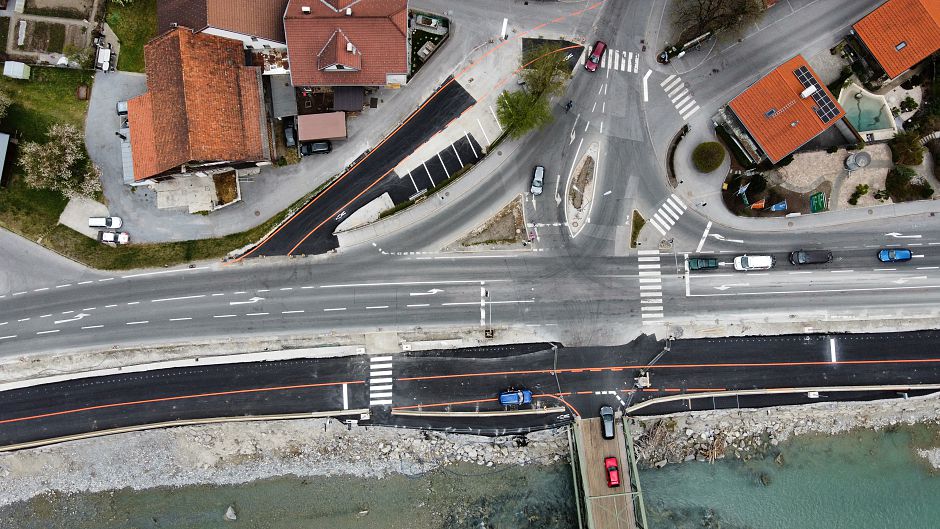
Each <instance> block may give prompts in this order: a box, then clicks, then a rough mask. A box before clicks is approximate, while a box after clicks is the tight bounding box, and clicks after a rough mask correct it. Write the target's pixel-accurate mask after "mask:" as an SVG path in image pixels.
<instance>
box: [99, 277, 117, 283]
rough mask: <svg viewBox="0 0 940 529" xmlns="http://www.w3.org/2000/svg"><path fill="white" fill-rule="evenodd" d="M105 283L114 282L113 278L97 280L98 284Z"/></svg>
mask: <svg viewBox="0 0 940 529" xmlns="http://www.w3.org/2000/svg"><path fill="white" fill-rule="evenodd" d="M105 281H114V278H113V277H106V278H104V279H99V280H98V282H99V283H104V282H105Z"/></svg>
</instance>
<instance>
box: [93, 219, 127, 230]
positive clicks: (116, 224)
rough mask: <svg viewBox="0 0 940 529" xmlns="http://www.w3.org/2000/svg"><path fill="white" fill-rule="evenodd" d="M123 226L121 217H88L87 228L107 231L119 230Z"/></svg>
mask: <svg viewBox="0 0 940 529" xmlns="http://www.w3.org/2000/svg"><path fill="white" fill-rule="evenodd" d="M123 225H124V221H123V220H121V217H88V227H89V228H107V229H109V230H117V229H120V228H121V226H123Z"/></svg>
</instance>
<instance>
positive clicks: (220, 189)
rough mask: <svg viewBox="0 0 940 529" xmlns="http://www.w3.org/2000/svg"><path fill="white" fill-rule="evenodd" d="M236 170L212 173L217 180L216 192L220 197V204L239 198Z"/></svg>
mask: <svg viewBox="0 0 940 529" xmlns="http://www.w3.org/2000/svg"><path fill="white" fill-rule="evenodd" d="M236 180H237V177H236V176H235V171H228V172H226V173H221V174H216V175H212V181H213V182H215V194H216V195H217V196H218V197H219V205H220V206H222V205H224V204H228V203H231V202H234V201H236V200H238V183H237V182H236Z"/></svg>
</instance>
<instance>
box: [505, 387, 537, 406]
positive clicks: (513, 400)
mask: <svg viewBox="0 0 940 529" xmlns="http://www.w3.org/2000/svg"><path fill="white" fill-rule="evenodd" d="M499 403H500V404H501V405H503V406H522V405H523V404H532V391H530V390H528V389H516V388H509V389H507V390H506V391H501V392H500V393H499Z"/></svg>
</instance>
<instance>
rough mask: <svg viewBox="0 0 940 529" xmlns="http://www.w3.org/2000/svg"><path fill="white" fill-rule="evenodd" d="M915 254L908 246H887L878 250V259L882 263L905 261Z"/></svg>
mask: <svg viewBox="0 0 940 529" xmlns="http://www.w3.org/2000/svg"><path fill="white" fill-rule="evenodd" d="M912 257H914V255H913V254H912V253H911V251H910V250H908V249H907V248H885V249H884V250H879V251H878V260H879V261H881V262H882V263H903V262H904V261H910V260H911V258H912Z"/></svg>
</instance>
